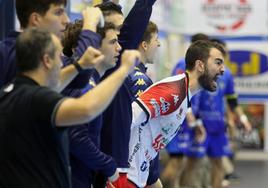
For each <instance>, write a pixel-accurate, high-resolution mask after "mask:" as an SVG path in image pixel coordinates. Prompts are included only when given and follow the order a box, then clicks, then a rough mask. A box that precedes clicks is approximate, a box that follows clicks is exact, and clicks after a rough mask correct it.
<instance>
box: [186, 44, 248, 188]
mask: <svg viewBox="0 0 268 188" xmlns="http://www.w3.org/2000/svg"><path fill="white" fill-rule="evenodd" d="M211 41H213V42H214V43H218V44H221V45H222V46H224V47H225V43H223V42H222V41H220V40H216V39H211ZM217 83H218V85H219V86H220V87H218V89H217V90H216V91H215V92H209V91H201V92H200V93H198V94H197V95H196V96H195V97H194V98H193V100H192V109H193V112H194V114H195V117H198V118H200V119H201V120H202V122H203V125H204V127H205V130H206V133H207V138H206V139H205V140H204V141H203V142H202V143H198V142H196V140H195V139H194V137H195V132H193V131H191V130H189V136H190V138H189V146H188V147H189V148H188V150H187V151H186V156H187V162H186V167H185V173H184V175H183V181H182V185H183V186H187V187H195V186H196V185H194V184H193V182H195V181H194V180H195V175H194V174H195V173H196V170H197V169H198V166H200V164H201V161H202V158H203V157H204V156H205V155H208V157H209V159H210V162H211V184H212V187H213V188H218V187H221V184H222V180H223V176H224V167H223V157H224V156H227V155H229V154H230V153H231V150H230V146H229V142H228V138H227V135H226V125H225V121H224V117H225V112H226V106H225V99H226V103H227V105H228V107H229V108H230V110H231V111H233V112H235V113H236V114H237V115H238V117H241V118H240V120H241V123H242V124H243V125H244V126H245V128H246V130H248V131H249V130H250V129H251V124H250V123H249V121H248V119H247V117H246V115H245V114H244V112H243V110H242V109H241V107H240V106H239V105H238V103H237V96H236V94H235V91H234V80H233V76H232V74H231V71H230V70H229V69H228V68H225V72H224V74H223V76H221V77H220V78H219V79H218V81H217Z"/></svg>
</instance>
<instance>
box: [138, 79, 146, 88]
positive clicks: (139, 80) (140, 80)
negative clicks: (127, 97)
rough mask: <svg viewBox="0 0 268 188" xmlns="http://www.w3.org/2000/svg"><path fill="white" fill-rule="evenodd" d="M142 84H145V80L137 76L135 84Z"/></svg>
mask: <svg viewBox="0 0 268 188" xmlns="http://www.w3.org/2000/svg"><path fill="white" fill-rule="evenodd" d="M137 85H138V86H143V85H146V82H145V81H144V79H143V78H139V79H138V80H137V82H136V84H135V86H137Z"/></svg>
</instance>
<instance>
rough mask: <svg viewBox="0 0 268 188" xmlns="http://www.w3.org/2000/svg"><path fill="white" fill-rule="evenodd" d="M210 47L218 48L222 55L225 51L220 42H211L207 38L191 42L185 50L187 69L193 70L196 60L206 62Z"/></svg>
mask: <svg viewBox="0 0 268 188" xmlns="http://www.w3.org/2000/svg"><path fill="white" fill-rule="evenodd" d="M212 48H216V49H218V50H219V51H220V52H221V53H222V54H223V56H224V55H225V53H226V52H225V50H224V48H223V46H222V45H221V44H219V43H215V42H211V41H209V40H198V41H196V42H194V43H192V44H191V45H190V47H189V48H188V50H187V52H186V57H185V62H186V69H187V70H189V71H191V70H193V69H194V67H195V61H196V60H201V61H203V62H206V61H207V60H208V58H209V55H210V54H209V53H210V49H212Z"/></svg>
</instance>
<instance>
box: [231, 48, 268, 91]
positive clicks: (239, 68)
mask: <svg viewBox="0 0 268 188" xmlns="http://www.w3.org/2000/svg"><path fill="white" fill-rule="evenodd" d="M226 65H227V66H228V67H229V68H230V70H231V72H232V74H233V75H234V76H235V88H236V91H237V93H238V94H244V95H267V93H268V80H267V76H268V56H267V55H266V54H263V53H261V52H257V51H248V50H232V51H230V55H229V59H227V61H226Z"/></svg>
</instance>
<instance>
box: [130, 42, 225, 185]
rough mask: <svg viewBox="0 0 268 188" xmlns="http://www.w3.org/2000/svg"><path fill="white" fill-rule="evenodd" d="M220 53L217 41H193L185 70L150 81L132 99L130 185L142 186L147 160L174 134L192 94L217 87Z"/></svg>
mask: <svg viewBox="0 0 268 188" xmlns="http://www.w3.org/2000/svg"><path fill="white" fill-rule="evenodd" d="M224 55H225V51H224V48H223V47H222V46H221V45H219V44H218V43H212V42H210V41H197V42H195V43H193V44H192V45H191V46H190V47H189V48H188V50H187V52H186V58H185V60H186V69H187V71H188V72H187V73H183V74H179V75H177V76H173V77H169V78H166V79H164V80H162V81H159V82H157V83H155V84H153V85H152V86H151V87H149V88H148V89H147V90H146V91H145V92H144V93H142V94H141V95H140V96H139V97H138V98H137V100H135V101H134V102H133V103H132V110H133V120H132V125H131V137H130V143H129V160H128V162H129V165H130V168H129V170H128V180H129V181H130V182H132V184H133V187H145V186H146V181H147V178H148V174H149V167H150V161H151V160H153V159H154V158H155V157H156V156H157V154H158V152H159V151H160V150H161V149H163V148H164V147H165V146H166V145H167V144H168V143H169V142H170V141H171V139H172V138H173V137H174V136H175V135H176V133H177V131H178V130H179V128H180V124H181V123H182V122H183V120H184V119H185V117H186V113H187V109H188V108H189V107H190V100H191V98H192V96H193V95H195V94H196V93H197V92H198V91H199V90H200V89H201V88H203V89H205V90H209V91H215V90H216V89H217V79H218V77H219V76H220V75H222V74H223V72H224V65H223V60H224Z"/></svg>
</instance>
